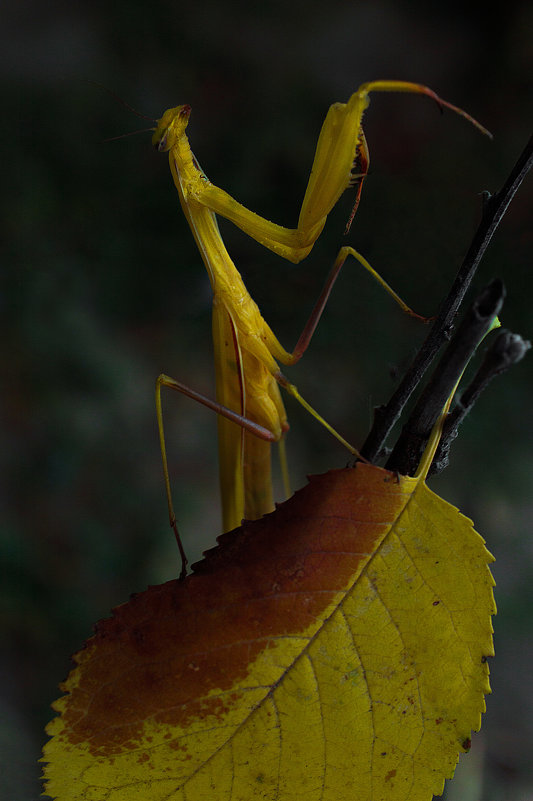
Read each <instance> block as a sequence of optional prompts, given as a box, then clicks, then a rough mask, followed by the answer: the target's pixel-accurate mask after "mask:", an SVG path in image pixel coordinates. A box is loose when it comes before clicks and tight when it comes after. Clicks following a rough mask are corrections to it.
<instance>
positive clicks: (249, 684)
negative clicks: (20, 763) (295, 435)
mask: <svg viewBox="0 0 533 801" xmlns="http://www.w3.org/2000/svg"><path fill="white" fill-rule="evenodd" d="M490 561H492V557H491V556H490V554H489V553H488V551H487V550H486V549H485V547H484V543H483V540H482V538H481V537H480V536H479V535H478V534H477V533H476V532H475V531H474V529H473V528H472V524H471V522H470V521H469V520H467V519H466V518H465V517H463V516H462V515H461V514H460V513H459V512H458V511H457V510H456V509H455V508H453V507H452V506H450V505H449V504H448V503H446V502H445V501H443V500H442V499H441V498H439V497H438V496H436V495H435V494H434V493H432V492H431V491H430V490H429V489H428V488H427V487H426V485H425V484H424V483H423V482H422V481H419V480H417V479H414V478H404V477H399V478H397V477H396V476H394V475H393V474H391V473H388V472H386V471H384V470H382V469H380V468H377V467H372V466H369V465H365V464H358V465H357V467H356V468H348V469H345V470H337V471H331V472H330V473H327V474H325V475H323V476H315V477H313V478H312V479H311V480H310V483H309V484H308V485H307V486H306V487H305V488H304V489H303V490H301V491H300V492H298V493H296V495H295V496H293V497H292V498H291V499H290V500H289V501H287V502H286V503H285V504H282V505H281V506H280V507H279V508H278V509H277V510H276V512H274V513H272V514H270V515H267V516H266V517H264V518H262V519H261V520H256V521H254V522H252V523H245V524H244V525H243V527H242V528H241V529H237V530H236V531H233V532H230V533H229V534H225V535H223V536H222V537H221V538H220V544H219V545H218V547H217V548H214V549H212V550H211V551H209V552H208V553H207V555H206V557H205V559H204V560H203V561H202V562H200V563H199V564H198V565H197V566H196V572H195V573H194V574H193V575H192V576H189V577H188V578H187V579H186V580H185V581H181V582H180V581H173V582H168V583H166V584H163V585H161V586H158V587H151V588H149V589H148V590H147V591H145V592H143V593H140V594H139V595H136V596H134V597H132V599H131V600H130V601H129V602H128V603H126V604H124V605H123V606H120V607H118V608H117V609H116V610H115V611H114V615H113V617H112V618H110V619H108V620H105V621H103V622H101V623H100V624H98V626H97V630H96V634H95V635H94V636H93V637H92V638H91V639H90V640H88V642H87V643H86V645H85V648H84V649H83V650H82V651H80V652H79V653H78V654H77V655H76V657H75V659H76V662H77V667H76V668H75V669H74V670H73V671H72V673H71V674H70V676H69V678H68V680H67V681H66V683H65V684H64V686H63V687H62V689H63V690H64V691H65V693H66V695H64V696H63V697H62V698H61V699H60V700H59V701H57V702H56V704H55V709H56V710H57V712H58V713H59V715H58V717H56V718H55V719H54V720H53V721H52V722H51V723H50V724H49V726H48V733H49V734H50V735H51V740H50V741H49V742H48V744H47V745H46V747H45V751H44V761H46V762H47V763H48V764H47V765H46V768H45V775H46V778H47V785H46V791H47V792H48V793H49V794H50V795H51V796H52V797H53V798H57V799H59V801H78V800H79V801H82V800H83V801H141V799H142V801H259V799H261V801H266V800H267V799H268V800H269V801H429V800H430V799H431V797H432V795H433V794H438V793H440V792H441V791H442V788H443V784H444V779H445V778H447V777H451V776H452V775H453V771H454V768H455V765H456V762H457V759H458V756H459V754H460V753H461V752H462V751H466V750H468V748H469V745H470V736H471V730H472V729H474V730H477V729H479V727H480V724H481V713H482V712H483V711H484V708H485V704H484V695H485V694H486V693H487V692H489V682H488V665H487V657H488V656H491V655H492V654H493V647H492V628H491V622H490V617H491V615H492V614H493V613H494V612H495V607H494V601H493V594H492V587H493V580H492V576H491V574H490V571H489V569H488V563H489V562H490Z"/></svg>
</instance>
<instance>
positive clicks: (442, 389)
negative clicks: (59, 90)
mask: <svg viewBox="0 0 533 801" xmlns="http://www.w3.org/2000/svg"><path fill="white" fill-rule="evenodd" d="M504 298H505V288H504V286H503V283H502V282H501V281H500V280H499V279H496V280H495V281H493V282H492V283H491V284H489V286H488V287H487V288H486V289H484V290H483V292H482V293H481V294H480V295H479V296H478V297H477V298H476V300H475V301H474V303H473V304H472V306H471V307H470V309H469V310H468V312H467V313H466V315H465V317H464V319H463V320H462V322H461V324H460V325H459V327H458V329H457V331H456V332H455V334H454V336H453V339H452V340H451V342H450V343H449V345H448V347H447V348H446V350H445V351H444V353H443V355H442V358H441V359H440V361H439V363H438V365H437V367H436V368H435V371H434V372H433V375H432V377H431V380H430V381H429V382H428V384H427V386H426V388H425V389H424V391H423V393H422V394H421V395H420V398H419V399H418V401H417V403H416V406H415V407H414V409H413V411H412V412H411V415H410V417H409V419H408V420H407V422H406V424H405V426H404V428H403V431H402V433H401V435H400V437H399V439H398V442H397V443H396V445H395V447H394V450H393V451H392V454H391V456H390V458H389V460H388V462H387V468H388V469H389V470H396V471H398V472H400V473H402V474H403V475H406V476H408V475H412V474H413V473H414V472H415V470H416V468H417V467H418V464H419V462H420V458H421V456H422V453H423V452H424V448H425V446H426V443H427V441H428V439H429V435H430V434H431V430H432V428H433V426H434V425H435V423H436V421H437V419H438V417H439V415H440V414H441V412H442V409H443V407H444V404H445V403H446V400H447V399H448V397H449V396H450V395H451V393H452V391H453V388H454V387H455V385H456V383H457V381H458V380H459V378H460V377H461V375H462V373H463V370H464V369H465V367H466V365H467V364H468V361H469V360H470V358H471V356H472V354H473V353H474V351H475V350H476V348H477V346H478V344H479V342H480V341H481V340H482V339H483V337H484V336H485V334H486V333H487V332H488V330H489V329H490V326H491V325H492V322H493V320H494V317H496V316H497V315H498V314H499V312H500V309H501V307H502V304H503V300H504Z"/></svg>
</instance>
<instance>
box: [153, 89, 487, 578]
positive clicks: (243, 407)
mask: <svg viewBox="0 0 533 801" xmlns="http://www.w3.org/2000/svg"><path fill="white" fill-rule="evenodd" d="M388 91H391V92H413V93H418V94H423V95H427V96H429V97H430V98H433V99H434V100H435V101H437V103H438V104H439V106H441V107H446V108H448V109H451V110H453V111H455V112H456V113H458V114H460V115H462V116H463V117H466V119H467V120H469V121H470V122H471V123H473V124H474V125H475V126H476V127H478V128H479V129H480V130H481V131H482V132H483V133H487V134H488V132H487V131H486V130H485V129H484V128H483V127H482V126H481V125H480V124H479V123H478V122H477V121H476V120H474V119H473V118H472V117H471V116H470V115H468V114H467V113H466V112H464V111H463V110H462V109H459V108H457V107H456V106H453V105H452V104H451V103H448V102H446V101H444V100H442V99H441V98H440V97H439V96H438V95H437V94H435V92H433V91H432V90H431V89H429V88H428V87H426V86H423V85H420V84H415V83H409V82H403V81H387V80H379V81H373V82H370V83H365V84H363V85H362V86H360V87H359V89H358V90H357V91H356V92H355V93H354V94H352V96H351V97H350V99H349V100H348V102H347V103H334V104H333V105H332V106H331V107H330V109H329V111H328V113H327V115H326V118H325V120H324V123H323V125H322V129H321V132H320V136H319V139H318V143H317V147H316V152H315V157H314V161H313V165H312V168H311V174H310V177H309V181H308V184H307V189H306V192H305V195H304V198H303V202H302V206H301V209H300V215H299V219H298V225H297V227H296V228H285V227H283V226H281V225H277V224H276V223H273V222H270V221H269V220H267V219H264V218H263V217H260V216H259V215H257V214H255V213H254V212H252V211H250V210H249V209H248V208H246V207H245V206H243V205H241V204H240V203H238V202H237V201H236V200H235V199H234V198H233V197H231V196H230V195H229V194H228V193H227V192H225V191H224V190H223V189H220V188H219V187H217V186H214V185H213V184H212V183H211V182H210V181H209V179H208V178H207V176H206V175H205V174H204V172H203V171H202V170H201V168H200V166H199V164H198V162H197V160H196V158H195V156H194V155H193V153H192V151H191V148H190V145H189V141H188V138H187V135H186V133H185V130H186V128H187V124H188V122H189V115H190V112H191V107H190V106H189V105H181V106H176V107H175V108H171V109H168V110H167V111H165V113H164V114H163V116H162V117H161V119H159V120H158V121H157V127H156V129H155V133H154V135H153V138H152V142H153V144H154V145H155V146H156V147H157V149H158V150H159V151H162V152H168V154H169V162H170V170H171V173H172V178H173V180H174V184H175V186H176V189H177V190H178V195H179V199H180V203H181V207H182V210H183V213H184V215H185V217H186V219H187V222H188V223H189V226H190V228H191V231H192V233H193V236H194V238H195V241H196V244H197V246H198V249H199V251H200V254H201V256H202V259H203V262H204V264H205V267H206V269H207V272H208V275H209V279H210V282H211V286H212V290H213V316H212V330H213V341H214V356H215V374H216V401H213V400H210V399H209V398H206V397H205V396H203V395H200V394H199V393H196V392H194V391H192V390H190V389H189V388H188V387H186V386H185V385H183V384H181V383H180V382H178V381H176V380H175V379H173V378H171V377H169V376H167V375H164V374H161V375H160V376H159V377H158V379H157V383H156V409H157V421H158V428H159V436H160V444H161V454H162V459H163V471H164V478H165V486H166V494H167V501H168V509H169V517H170V523H171V526H172V527H173V528H174V531H175V534H176V538H177V540H178V544H180V550H181V554H182V559H183V560H184V564H185V556H184V553H183V549H182V548H181V543H180V540H179V534H178V530H177V525H176V516H175V513H174V508H173V504H172V495H171V488H170V479H169V471H168V464H167V455H166V446H165V437H164V429H163V414H162V406H161V388H162V387H163V386H165V387H169V388H170V389H173V390H176V391H179V392H182V393H184V394H186V395H188V396H189V397H192V398H194V399H196V400H199V401H201V402H202V403H204V404H205V405H206V406H208V407H210V408H212V409H214V410H215V411H216V412H217V413H218V414H219V418H218V438H219V469H220V484H221V495H222V505H223V526H224V530H225V531H227V530H231V529H233V528H235V527H237V526H239V525H240V523H241V520H242V519H243V518H249V519H254V518H258V517H260V516H261V515H263V514H265V513H266V512H269V511H271V510H272V509H273V499H272V484H271V468H270V451H271V443H272V442H279V443H280V444H281V443H282V440H283V435H284V433H285V432H286V430H287V429H288V424H287V415H286V412H285V408H284V405H283V401H282V398H281V393H280V390H279V387H280V386H282V387H284V388H285V390H287V391H288V392H289V393H290V394H291V395H293V396H294V397H295V398H296V399H297V400H298V401H299V402H300V403H301V404H302V405H303V406H304V407H305V408H306V409H308V411H310V412H311V414H313V415H314V416H315V417H316V418H317V419H318V420H319V421H320V422H321V423H322V424H323V425H325V426H326V428H328V430H330V431H331V432H332V433H333V434H334V435H335V436H336V437H337V438H338V439H339V440H340V441H341V442H342V443H343V444H344V445H346V447H348V449H349V450H350V451H351V452H352V453H354V454H356V455H358V454H357V451H356V449H355V448H353V447H352V446H350V445H349V444H348V443H347V442H346V441H345V440H344V439H343V438H342V437H341V436H340V435H339V434H337V432H335V431H334V430H333V429H332V428H331V427H330V426H329V424H328V423H326V421H324V420H323V419H322V417H321V416H320V415H319V414H318V413H317V412H316V411H315V410H314V409H312V408H311V407H310V406H309V404H307V402H306V401H305V400H304V399H303V398H302V396H301V395H300V393H299V392H298V390H297V388H296V387H295V386H294V385H293V384H291V383H290V382H289V381H288V379H287V378H286V377H285V376H284V375H283V374H282V373H281V371H280V368H279V365H278V362H281V363H282V364H283V365H293V364H295V363H296V362H297V361H298V360H299V359H300V358H301V357H302V355H303V353H304V352H305V350H306V348H307V347H308V345H309V342H310V340H311V338H312V336H313V333H314V331H315V328H316V326H317V324H318V321H319V319H320V316H321V314H322V311H323V309H324V307H325V305H326V302H327V299H328V297H329V294H330V292H331V289H332V287H333V284H334V282H335V280H336V278H337V276H338V274H339V271H340V269H341V267H342V265H343V264H344V262H345V260H346V258H347V257H348V256H352V257H354V258H355V259H357V261H358V262H359V263H360V264H361V265H362V266H363V267H364V268H365V269H366V270H368V271H369V272H370V273H371V274H372V275H373V276H374V277H375V278H376V279H377V280H378V281H379V282H380V283H381V284H382V286H384V288H385V289H386V290H387V291H388V292H389V293H390V294H391V295H392V296H393V297H394V299H395V300H396V301H397V302H398V303H399V304H400V305H401V307H402V308H403V309H404V310H405V311H407V312H408V313H411V314H414V313H413V312H411V310H410V309H409V307H408V306H407V305H406V304H405V303H404V302H403V301H402V300H401V299H400V298H399V297H398V296H397V295H396V294H395V293H394V292H393V290H392V289H391V288H390V287H389V286H388V285H387V284H386V282H385V281H384V280H383V279H382V278H381V277H380V276H379V275H378V274H377V273H376V272H375V271H374V270H373V269H372V267H371V266H370V264H369V263H368V262H367V261H366V260H365V259H364V258H363V256H361V255H360V254H359V253H358V252H357V251H356V250H354V249H353V248H351V247H343V248H341V249H340V251H339V254H338V256H337V258H336V260H335V263H334V265H333V268H332V269H331V272H330V274H329V276H328V278H327V280H326V283H325V285H324V288H323V290H322V293H321V295H320V297H319V299H318V301H317V303H316V305H315V307H314V309H313V311H312V312H311V315H310V317H309V320H308V322H307V324H306V325H305V327H304V330H303V332H302V334H301V336H300V338H299V340H298V342H297V344H296V347H295V348H294V350H293V351H287V350H285V348H283V346H282V345H281V344H280V342H279V341H278V339H277V338H276V336H275V335H274V333H273V331H272V330H271V328H270V327H269V326H268V324H267V323H266V322H265V320H264V319H263V317H262V316H261V313H260V311H259V308H258V307H257V305H256V303H255V302H254V301H253V299H252V298H251V296H250V295H249V293H248V291H247V289H246V287H245V285H244V282H243V280H242V278H241V275H240V273H239V272H238V270H237V268H236V267H235V264H234V263H233V261H232V260H231V258H230V256H229V254H228V252H227V250H226V248H225V246H224V242H223V240H222V237H221V235H220V231H219V228H218V224H217V219H216V215H221V216H223V217H225V218H227V219H228V220H231V222H233V223H234V224H235V225H237V226H238V227H239V228H241V229H242V230H243V231H244V232H245V233H247V234H248V235H249V236H251V237H253V238H254V239H255V240H257V241H258V242H259V243H261V244H262V245H264V246H265V247H267V248H269V249H270V250H272V251H274V252H275V253H277V254H278V255H280V256H283V257H284V258H286V259H288V260H289V261H291V262H294V263H297V262H299V261H301V260H302V259H303V258H305V256H307V255H308V253H309V252H310V250H311V248H312V247H313V245H314V243H315V241H316V239H317V237H318V236H319V235H320V233H321V231H322V229H323V228H324V225H325V222H326V218H327V216H328V214H329V213H330V211H331V210H332V208H333V207H334V205H335V204H336V203H337V201H338V199H339V197H340V196H341V194H342V193H343V192H344V191H345V190H346V189H347V188H348V187H350V186H356V187H357V193H356V199H355V203H354V208H353V211H352V214H351V216H350V220H349V222H348V225H347V228H349V226H350V224H351V221H352V219H353V215H354V214H355V210H356V208H357V204H358V202H359V197H360V194H361V186H362V182H363V179H364V177H365V175H366V173H367V170H368V163H369V156H368V148H367V144H366V140H365V138H364V134H363V130H362V125H361V123H362V117H363V113H364V111H365V109H366V107H367V106H368V104H369V94H370V93H371V92H388ZM489 135H490V134H489ZM415 316H418V315H415ZM282 461H283V460H282Z"/></svg>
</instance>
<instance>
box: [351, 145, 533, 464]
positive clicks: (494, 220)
mask: <svg viewBox="0 0 533 801" xmlns="http://www.w3.org/2000/svg"><path fill="white" fill-rule="evenodd" d="M532 165H533V136H532V137H531V138H530V140H529V142H528V144H527V145H526V147H525V148H524V151H523V152H522V154H521V155H520V157H519V159H518V161H517V162H516V164H515V166H514V167H513V169H512V170H511V173H510V174H509V177H508V178H507V180H506V182H505V184H504V185H503V187H502V188H501V189H500V191H499V192H497V193H496V194H494V195H492V196H491V197H488V199H486V200H485V203H484V206H483V216H482V218H481V222H480V224H479V226H478V229H477V231H476V233H475V235H474V238H473V240H472V243H471V245H470V247H469V249H468V252H467V254H466V256H465V258H464V260H463V263H462V265H461V268H460V270H459V272H458V273H457V276H456V278H455V281H454V283H453V286H452V288H451V289H450V292H449V293H448V296H447V297H446V299H445V300H444V302H443V304H442V305H441V308H440V310H439V313H438V315H437V317H436V319H435V322H434V324H433V326H432V329H431V331H430V332H429V335H428V337H427V338H426V340H425V342H424V343H423V344H422V347H421V348H420V350H419V351H418V353H417V355H416V356H415V358H414V360H413V362H412V364H411V366H410V367H409V369H408V370H407V372H406V374H405V376H404V378H403V379H402V381H401V383H400V385H399V387H398V389H397V390H396V391H395V392H394V394H393V395H392V397H391V398H390V400H389V402H388V403H387V404H386V405H385V406H379V407H377V408H376V409H375V410H374V424H373V426H372V429H371V431H370V433H369V435H368V437H367V439H366V442H365V444H364V445H363V447H362V449H361V453H362V454H363V456H365V457H366V458H367V459H368V460H369V461H371V462H373V461H375V460H376V459H377V457H378V456H379V454H380V453H381V452H382V450H383V448H384V445H385V441H386V439H387V437H388V435H389V434H390V431H391V429H392V428H393V426H394V424H395V423H396V421H397V420H398V418H399V416H400V414H401V413H402V410H403V408H404V406H405V404H406V403H407V401H408V400H409V398H410V397H411V395H412V393H413V392H414V390H415V389H416V387H417V386H418V384H419V383H420V381H421V379H422V377H423V375H424V373H425V372H426V370H427V369H428V367H429V365H430V364H431V362H432V361H433V359H434V358H435V356H436V354H437V352H438V351H439V349H440V348H441V346H442V345H443V343H444V342H445V341H446V339H449V337H450V331H451V330H452V327H453V321H454V318H455V316H456V314H457V311H458V309H459V306H460V305H461V303H462V301H463V298H464V296H465V293H466V291H467V289H468V287H469V286H470V283H471V281H472V278H473V277H474V274H475V272H476V269H477V266H478V264H479V262H480V260H481V258H482V256H483V255H484V253H485V251H486V249H487V247H488V244H489V242H490V240H491V239H492V236H493V234H494V231H495V230H496V228H497V227H498V224H499V222H500V220H501V219H502V217H503V215H504V214H505V212H506V210H507V207H508V206H509V204H510V202H511V200H512V199H513V197H514V195H515V193H516V191H517V189H518V188H519V186H520V184H521V183H522V181H523V180H524V178H525V176H526V175H527V173H528V172H529V170H530V169H531V167H532Z"/></svg>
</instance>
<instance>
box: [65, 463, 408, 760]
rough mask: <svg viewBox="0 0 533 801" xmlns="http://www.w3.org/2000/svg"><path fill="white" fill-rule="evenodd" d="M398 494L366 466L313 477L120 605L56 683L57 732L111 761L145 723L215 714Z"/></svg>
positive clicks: (301, 618) (344, 572) (237, 697)
mask: <svg viewBox="0 0 533 801" xmlns="http://www.w3.org/2000/svg"><path fill="white" fill-rule="evenodd" d="M408 498H409V491H406V490H405V486H404V485H403V481H402V480H400V483H399V484H397V483H396V481H394V480H392V481H390V482H389V483H387V484H384V483H383V471H382V470H380V469H378V468H375V467H371V466H368V465H363V464H359V465H358V467H357V470H354V469H350V468H348V469H345V470H336V471H331V472H330V473H327V474H325V475H323V476H318V477H313V478H311V480H310V483H309V484H308V485H307V486H306V487H304V489H303V490H300V491H299V492H297V493H296V494H295V495H294V496H293V497H292V498H291V499H290V501H288V502H287V503H285V504H283V505H282V506H280V507H279V508H278V510H277V512H276V513H275V525H273V518H272V516H271V515H267V516H265V517H264V518H262V519H261V520H256V521H254V522H252V523H250V522H247V523H245V524H244V525H243V527H242V528H240V529H236V530H235V531H233V532H229V533H227V534H225V535H223V536H222V537H220V538H219V543H220V544H219V546H217V547H216V548H213V549H211V550H210V551H208V552H207V553H206V556H205V558H204V560H203V561H202V562H200V563H199V564H198V565H195V572H194V574H193V575H191V576H188V577H187V578H186V579H185V580H184V581H170V582H167V583H166V584H163V585H161V586H158V587H150V588H149V589H148V590H146V591H145V592H141V593H139V594H137V595H135V596H134V597H132V598H131V600H130V601H129V602H128V603H126V604H123V605H122V606H119V607H118V608H117V609H115V610H114V615H113V617H112V618H110V619H108V620H104V621H102V622H100V623H99V624H98V626H97V628H96V633H95V635H94V637H92V638H91V639H90V640H89V641H88V642H87V647H85V648H84V649H83V650H82V651H80V652H79V653H78V655H77V656H76V661H77V662H78V667H77V668H76V670H75V671H74V672H73V673H72V674H71V677H70V678H69V680H68V682H67V683H66V684H65V685H64V689H65V691H66V692H70V696H69V699H68V702H67V704H66V707H65V711H64V713H63V716H62V719H63V722H64V724H65V736H66V738H67V739H68V740H69V742H70V743H72V744H79V743H82V742H83V743H87V748H88V749H89V750H90V752H91V753H92V754H93V755H96V756H105V757H110V756H112V755H113V754H118V753H122V752H124V751H126V750H130V749H135V748H139V747H142V743H143V742H144V737H145V732H144V721H145V720H146V719H148V718H150V719H151V720H152V721H153V723H155V724H156V725H159V726H161V727H165V726H167V725H170V726H175V727H180V728H181V727H182V728H187V727H188V726H190V725H191V724H192V723H193V722H194V721H198V720H200V721H202V723H207V724H208V725H209V722H210V721H209V719H211V720H213V721H220V720H221V719H222V718H223V717H224V716H225V715H226V714H227V712H228V710H229V709H230V708H231V707H232V706H233V705H235V704H240V703H241V693H240V692H239V691H235V689H234V688H235V685H236V684H238V683H239V682H241V681H243V680H244V679H245V678H246V676H247V675H248V668H249V665H250V663H251V662H253V661H254V660H255V659H257V657H258V656H259V655H260V653H261V652H263V651H264V650H266V649H268V648H270V647H271V643H272V642H273V640H274V638H277V637H283V636H287V635H297V634H298V633H301V632H304V631H306V630H308V629H309V628H310V627H316V625H317V621H320V620H321V618H322V615H323V612H324V610H325V609H326V608H327V607H328V605H329V604H330V603H331V602H332V601H333V599H334V598H335V596H336V594H337V593H338V592H339V591H342V590H345V589H346V587H347V586H348V585H349V582H350V581H351V580H352V577H353V575H354V571H355V570H357V569H358V567H359V566H361V564H365V563H366V561H367V560H368V558H369V556H370V554H372V553H373V552H374V550H375V547H376V545H377V543H378V542H379V540H380V539H381V538H382V536H383V535H384V534H385V533H386V532H387V531H388V530H389V528H390V521H391V520H395V519H397V517H398V514H399V513H400V511H401V510H402V509H403V508H404V506H405V503H406V502H407V500H408ZM317 510H318V511H317ZM265 555H268V559H267V558H265ZM166 734H168V732H167V733H166ZM166 734H165V735H164V736H166ZM173 736H174V737H175V736H176V735H175V734H173ZM168 739H169V738H168ZM173 742H174V741H173ZM173 747H174V746H173ZM183 747H184V748H185V746H183Z"/></svg>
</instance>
